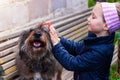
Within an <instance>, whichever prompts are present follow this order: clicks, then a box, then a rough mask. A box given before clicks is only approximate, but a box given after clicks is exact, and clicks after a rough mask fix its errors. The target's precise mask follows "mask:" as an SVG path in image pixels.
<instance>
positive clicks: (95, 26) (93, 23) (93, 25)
mask: <svg viewBox="0 0 120 80" xmlns="http://www.w3.org/2000/svg"><path fill="white" fill-rule="evenodd" d="M104 27H105V21H104V19H103V13H102V7H101V4H100V3H97V4H96V5H95V7H94V8H93V10H92V13H91V15H90V17H89V18H88V30H89V31H91V32H93V33H95V34H100V33H102V32H103V31H104Z"/></svg>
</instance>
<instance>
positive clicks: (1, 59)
mask: <svg viewBox="0 0 120 80" xmlns="http://www.w3.org/2000/svg"><path fill="white" fill-rule="evenodd" d="M15 56H16V53H11V54H9V55H7V56H5V57H2V58H0V65H1V64H3V63H5V62H7V61H10V60H12V59H14V58H15Z"/></svg>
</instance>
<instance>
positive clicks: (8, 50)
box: [0, 46, 17, 57]
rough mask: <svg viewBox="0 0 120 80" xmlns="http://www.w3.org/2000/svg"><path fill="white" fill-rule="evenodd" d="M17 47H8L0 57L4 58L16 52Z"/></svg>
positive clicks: (0, 53)
mask: <svg viewBox="0 0 120 80" xmlns="http://www.w3.org/2000/svg"><path fill="white" fill-rule="evenodd" d="M16 48H17V46H13V47H10V48H8V49H5V50H3V51H1V52H0V57H3V56H6V55H8V54H10V53H12V52H14V51H15V50H16Z"/></svg>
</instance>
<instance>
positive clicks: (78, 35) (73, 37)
mask: <svg viewBox="0 0 120 80" xmlns="http://www.w3.org/2000/svg"><path fill="white" fill-rule="evenodd" d="M87 32H88V30H87V29H86V30H84V31H82V32H81V33H80V32H78V33H77V34H76V35H74V36H72V37H70V38H69V39H70V40H74V39H76V38H78V37H81V36H82V35H83V34H86V33H87Z"/></svg>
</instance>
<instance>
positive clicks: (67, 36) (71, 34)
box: [64, 27, 87, 38]
mask: <svg viewBox="0 0 120 80" xmlns="http://www.w3.org/2000/svg"><path fill="white" fill-rule="evenodd" d="M85 29H87V27H82V28H79V29H77V30H75V31H72V32H71V33H69V34H68V35H65V36H64V37H65V38H70V37H71V36H74V35H76V34H77V33H80V32H81V31H83V30H85Z"/></svg>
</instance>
